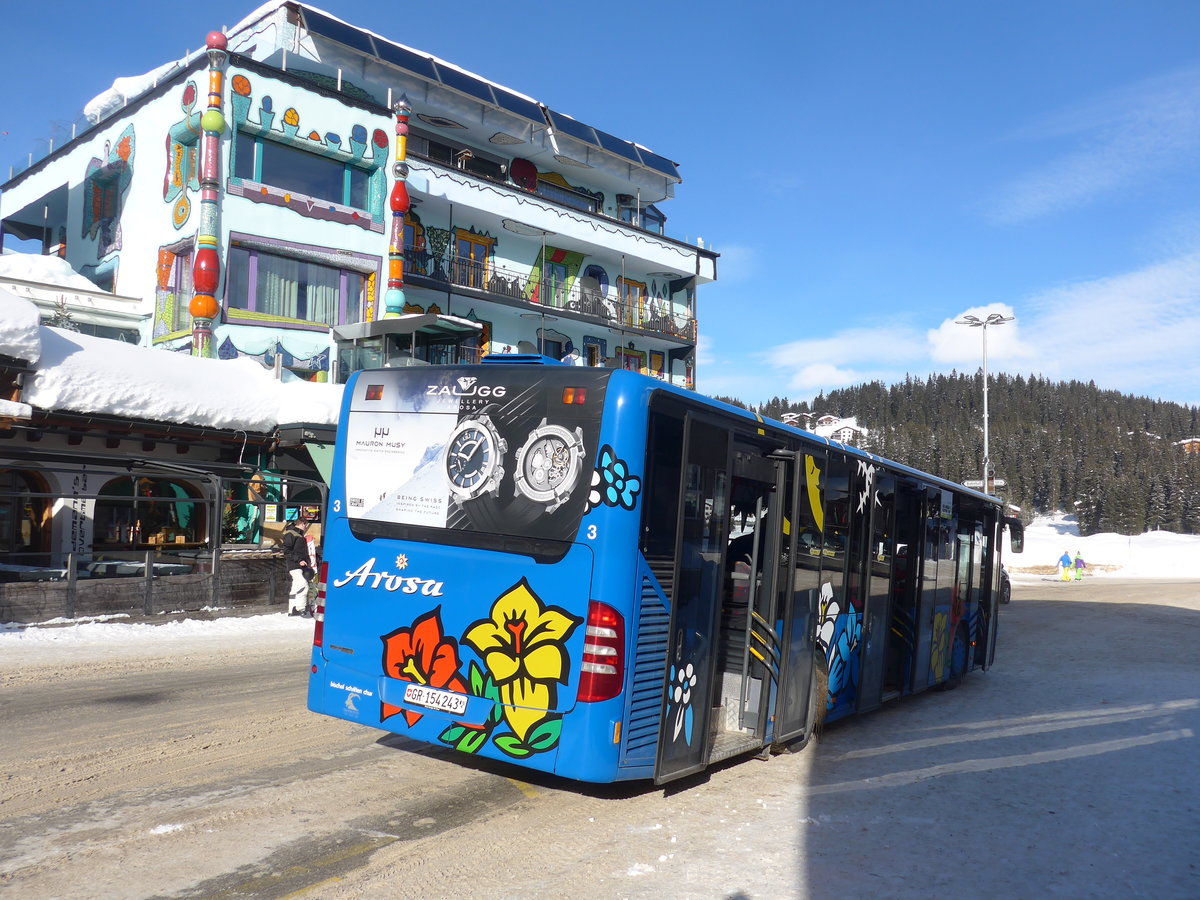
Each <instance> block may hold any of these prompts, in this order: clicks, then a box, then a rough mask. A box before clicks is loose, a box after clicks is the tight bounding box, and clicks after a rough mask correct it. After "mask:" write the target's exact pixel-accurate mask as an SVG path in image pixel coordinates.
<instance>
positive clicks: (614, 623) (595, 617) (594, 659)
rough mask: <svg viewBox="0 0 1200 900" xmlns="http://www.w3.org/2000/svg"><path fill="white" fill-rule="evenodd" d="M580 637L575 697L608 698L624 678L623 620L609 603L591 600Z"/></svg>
mask: <svg viewBox="0 0 1200 900" xmlns="http://www.w3.org/2000/svg"><path fill="white" fill-rule="evenodd" d="M583 641H584V643H583V661H582V663H581V664H580V666H579V670H580V673H581V674H580V677H579V701H580V702H581V703H598V702H599V701H601V700H611V699H612V698H613V697H615V696H617V695H618V694H620V693H621V687H622V684H623V683H624V681H625V620H624V619H622V618H621V614H620V613H618V612H617V611H616V610H615V609H613V608H612V607H611V606H608V605H607V604H604V603H597V602H596V601H595V600H593V601H592V602H591V603H590V604H588V617H587V629H586V630H585V631H584V639H583Z"/></svg>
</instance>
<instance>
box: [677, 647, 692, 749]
mask: <svg viewBox="0 0 1200 900" xmlns="http://www.w3.org/2000/svg"><path fill="white" fill-rule="evenodd" d="M695 686H696V669H695V667H694V666H693V665H692V664H691V663H688V664H687V665H686V666H680V667H679V668H678V669H676V668H675V667H674V666H671V701H672V702H673V703H675V704H677V708H676V710H675V734H674V735H673V738H672V739H677V738H678V737H679V732H680V731H684V732H685V734H684V740H685V741H686V742H687V743H689V744H690V743H691V742H692V722H693V720H694V719H695V714H694V713H693V712H692V688H694V687H695Z"/></svg>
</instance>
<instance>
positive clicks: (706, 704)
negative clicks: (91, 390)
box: [308, 355, 1020, 783]
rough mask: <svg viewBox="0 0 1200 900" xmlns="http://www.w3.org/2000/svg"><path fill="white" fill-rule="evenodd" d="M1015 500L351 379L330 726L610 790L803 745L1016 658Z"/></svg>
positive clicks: (327, 629)
mask: <svg viewBox="0 0 1200 900" xmlns="http://www.w3.org/2000/svg"><path fill="white" fill-rule="evenodd" d="M1005 527H1008V528H1009V529H1010V530H1011V532H1012V533H1011V544H1012V545H1013V549H1014V550H1019V548H1020V530H1019V529H1020V523H1019V521H1018V520H1015V519H1006V517H1005V516H1004V514H1003V507H1002V504H1001V502H1000V501H999V500H997V499H996V498H994V497H991V496H988V495H986V494H984V493H980V492H978V491H974V490H970V489H968V488H965V487H963V486H962V485H958V484H954V483H952V482H949V481H946V480H944V479H941V478H937V477H935V476H933V475H928V474H925V473H922V472H919V471H916V470H914V469H911V468H908V467H906V466H902V465H898V464H896V463H893V462H889V461H888V460H885V459H881V458H879V457H876V456H873V455H871V454H868V453H865V452H863V451H860V450H856V449H854V448H852V447H848V446H845V445H842V444H840V443H837V442H834V441H829V440H826V439H823V438H820V437H817V436H815V435H812V434H809V433H806V432H804V431H801V430H799V429H797V428H794V427H791V426H789V425H785V424H782V423H779V422H773V421H767V420H764V419H762V418H761V417H759V416H756V415H755V414H753V413H750V412H747V411H746V410H743V409H739V408H736V407H734V406H730V405H727V404H724V403H720V402H718V401H715V400H711V399H708V398H705V397H702V396H699V395H697V394H695V393H692V392H690V391H687V390H683V389H680V388H677V387H674V386H672V385H669V384H665V383H664V382H662V381H660V380H658V379H655V378H652V377H648V376H645V375H641V374H638V373H636V372H629V371H623V370H610V369H600V368H589V367H581V366H571V365H564V364H561V363H557V362H555V361H552V360H549V359H546V358H543V357H540V356H525V355H507V356H492V357H489V358H487V359H485V360H484V362H483V363H482V364H479V365H473V366H420V367H410V368H389V369H378V370H369V371H362V372H357V373H355V374H354V375H353V376H352V377H351V378H350V380H349V381H348V383H347V385H346V388H345V399H344V403H343V407H342V413H341V420H340V424H339V428H338V438H337V447H336V452H335V456H334V475H333V481H332V484H331V486H330V494H329V502H328V508H327V516H326V523H325V538H324V540H325V545H324V561H323V563H322V566H321V576H320V577H321V581H320V593H319V600H318V604H319V605H318V610H317V616H316V619H317V621H316V623H315V635H314V643H313V651H312V669H311V676H310V680H309V690H308V705H309V708H310V709H312V710H313V711H315V712H318V713H323V714H325V715H329V716H334V717H337V718H341V719H346V720H349V721H352V722H359V723H362V724H364V725H370V726H372V727H375V728H379V729H382V730H384V731H389V732H394V733H396V734H400V735H404V736H405V737H408V738H411V739H413V740H416V741H422V742H425V743H427V744H432V745H435V746H440V747H446V748H454V749H456V750H458V751H461V752H463V753H467V754H472V755H475V756H478V757H487V758H490V759H494V760H503V761H507V762H510V763H515V764H517V765H521V766H528V767H529V768H532V769H537V770H541V771H544V772H550V773H554V774H556V775H559V776H564V777H567V778H571V779H576V780H580V781H588V782H611V781H618V780H625V779H654V781H655V782H657V783H662V782H667V781H670V780H672V779H675V778H678V777H680V776H683V775H687V774H689V773H693V772H697V771H699V770H701V769H704V768H705V767H706V766H708V765H710V764H712V763H714V762H716V761H718V760H722V759H727V758H730V757H733V756H736V755H739V754H753V753H758V754H764V755H765V754H767V753H769V752H770V751H771V750H772V749H778V748H783V747H786V746H788V745H795V744H797V743H799V742H801V741H803V740H805V739H807V738H808V737H809V736H811V735H812V734H813V733H814V731H816V730H817V729H819V728H820V727H821V725H822V724H823V723H824V722H832V721H834V720H836V719H840V718H843V717H846V716H851V715H854V714H856V713H862V712H866V711H868V710H872V709H875V708H876V707H878V706H880V705H881V704H882V703H884V702H886V701H889V700H893V699H896V698H900V697H904V696H907V695H911V694H916V693H919V692H921V691H924V690H926V689H928V688H931V687H934V686H953V685H955V684H957V683H958V681H959V680H961V679H962V677H963V676H964V675H965V674H966V673H967V672H968V671H970V670H972V669H977V668H987V667H988V666H989V665H990V664H991V662H992V660H993V657H994V655H995V643H996V619H997V609H998V599H999V587H1000V557H1001V538H1002V534H1003V530H1004V528H1005Z"/></svg>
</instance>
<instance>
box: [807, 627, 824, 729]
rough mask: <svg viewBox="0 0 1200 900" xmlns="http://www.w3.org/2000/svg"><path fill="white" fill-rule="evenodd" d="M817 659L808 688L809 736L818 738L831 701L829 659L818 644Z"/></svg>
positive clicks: (815, 649)
mask: <svg viewBox="0 0 1200 900" xmlns="http://www.w3.org/2000/svg"><path fill="white" fill-rule="evenodd" d="M813 653H814V654H815V655H816V660H815V661H814V665H813V674H812V682H811V683H810V684H809V688H808V728H807V729H806V731H807V733H808V736H809V737H810V738H811V739H813V740H816V739H818V738H820V736H821V732H822V731H823V730H824V729H825V713H826V712H827V711H828V703H829V660H828V659H826V658H825V651H824V650H823V649H822V648H821V645H820V644H817V645H816V646H815V647H814V648H813Z"/></svg>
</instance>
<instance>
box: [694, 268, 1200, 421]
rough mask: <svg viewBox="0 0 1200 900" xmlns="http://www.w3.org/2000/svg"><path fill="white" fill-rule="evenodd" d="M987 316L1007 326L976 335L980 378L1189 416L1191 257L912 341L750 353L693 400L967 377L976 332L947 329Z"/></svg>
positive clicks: (812, 342)
mask: <svg viewBox="0 0 1200 900" xmlns="http://www.w3.org/2000/svg"><path fill="white" fill-rule="evenodd" d="M992 313H1000V314H1001V315H1004V316H1013V317H1014V320H1013V321H1012V322H1008V323H1006V324H1004V325H1000V326H991V327H989V328H988V329H987V341H988V344H987V352H988V372H989V373H990V374H992V375H995V374H997V373H999V372H1007V373H1010V374H1013V375H1030V374H1033V375H1038V376H1042V377H1045V378H1048V379H1050V380H1052V381H1060V380H1065V381H1069V380H1076V381H1083V382H1088V381H1094V382H1096V384H1097V385H1098V386H1099V387H1101V388H1102V389H1105V390H1116V391H1120V392H1121V393H1128V394H1137V395H1145V396H1150V397H1161V398H1163V399H1165V400H1171V401H1174V402H1177V403H1184V404H1190V405H1200V354H1197V352H1196V351H1197V348H1200V250H1197V251H1193V252H1192V253H1189V254H1185V255H1182V256H1178V257H1175V258H1173V259H1168V260H1164V261H1162V262H1160V263H1157V264H1155V265H1152V266H1147V267H1145V268H1143V269H1139V270H1137V271H1133V272H1127V273H1121V274H1118V275H1114V276H1111V277H1108V278H1103V279H1097V280H1093V281H1087V282H1081V283H1078V284H1074V285H1067V286H1064V287H1058V288H1053V289H1050V290H1046V291H1043V292H1041V293H1038V294H1035V295H1032V296H1029V297H1026V298H1023V299H1021V300H1019V301H1017V302H1014V303H1013V304H1005V303H993V304H989V305H987V306H977V307H971V308H969V309H964V310H963V311H962V313H960V314H959V315H956V316H954V317H952V318H949V319H945V320H943V321H942V322H941V323H940V324H939V325H938V326H937V327H936V328H930V329H927V330H925V331H923V332H922V331H918V330H916V329H913V328H911V327H908V326H907V325H904V324H902V323H895V324H891V325H881V326H879V327H876V328H851V329H847V330H845V331H840V332H836V333H834V334H832V335H829V336H828V337H823V338H810V339H805V340H799V341H789V342H787V343H785V344H779V345H777V346H774V347H770V348H768V349H766V350H763V351H762V352H761V353H759V354H757V356H756V357H755V360H756V363H755V365H754V366H752V367H747V366H744V365H737V366H735V365H732V364H729V363H728V362H727V361H723V362H721V363H716V364H714V365H709V366H706V367H702V368H701V376H702V379H703V383H702V385H701V390H703V391H704V392H705V393H719V394H723V395H727V396H734V397H739V398H740V399H742V400H745V401H747V402H761V401H763V400H766V399H768V398H770V397H772V396H788V397H790V398H792V399H794V400H803V399H808V398H811V397H813V396H815V395H816V394H817V393H820V392H822V391H826V392H827V391H830V390H833V389H836V388H841V387H849V386H851V385H856V384H862V383H864V382H870V381H882V382H883V383H884V384H888V385H891V384H896V383H899V382H901V381H903V380H904V378H905V376H906V375H910V374H911V375H914V376H916V377H922V378H923V377H925V376H926V375H927V374H929V373H930V372H946V371H949V370H950V369H951V368H954V369H957V370H958V371H960V372H964V373H973V372H975V371H976V370H977V369H978V368H979V367H980V365H981V363H982V331H983V329H981V328H970V327H967V326H964V325H957V324H955V323H954V319H957V318H961V317H962V316H963V315H974V316H977V317H979V318H986V317H987V316H988V315H991V314H992ZM707 349H708V350H711V347H709V348H707Z"/></svg>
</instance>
